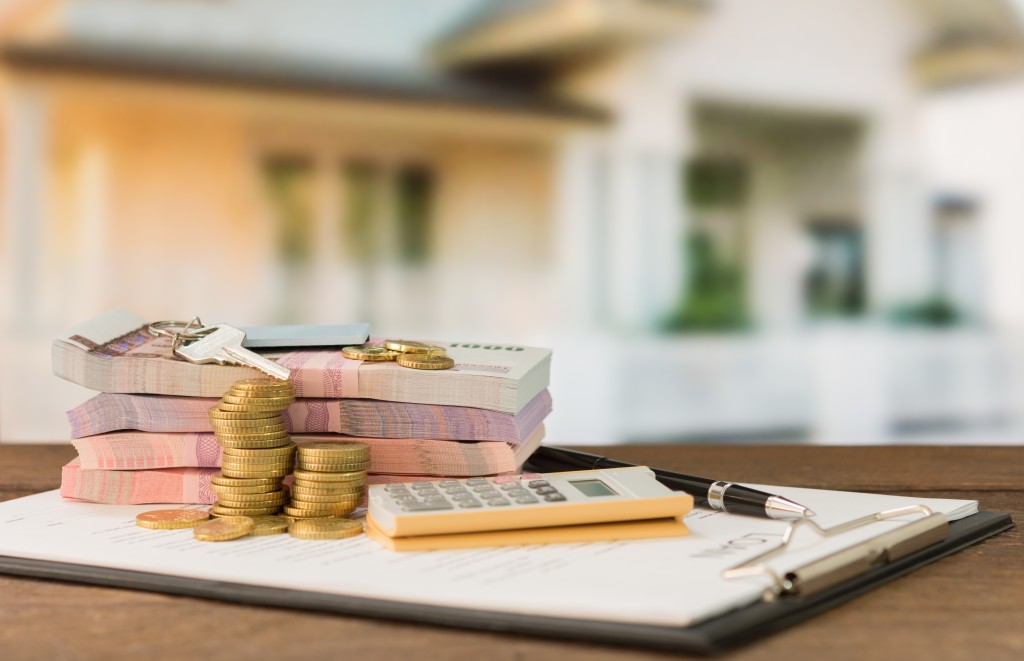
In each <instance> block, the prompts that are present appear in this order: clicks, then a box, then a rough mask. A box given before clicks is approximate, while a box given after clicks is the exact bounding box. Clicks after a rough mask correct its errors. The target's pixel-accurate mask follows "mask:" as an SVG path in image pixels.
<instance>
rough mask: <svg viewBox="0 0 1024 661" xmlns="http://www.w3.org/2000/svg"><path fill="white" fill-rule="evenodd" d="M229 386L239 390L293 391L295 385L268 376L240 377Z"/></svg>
mask: <svg viewBox="0 0 1024 661" xmlns="http://www.w3.org/2000/svg"><path fill="white" fill-rule="evenodd" d="M231 387H232V388H237V389H239V390H255V391H263V390H275V391H276V390H286V391H289V392H295V386H294V385H293V384H292V383H291V382H290V381H281V380H280V379H273V378H270V377H260V378H256V379H240V380H238V381H235V382H234V383H232V384H231Z"/></svg>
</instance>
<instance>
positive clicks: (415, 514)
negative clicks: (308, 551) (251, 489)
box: [366, 466, 693, 551]
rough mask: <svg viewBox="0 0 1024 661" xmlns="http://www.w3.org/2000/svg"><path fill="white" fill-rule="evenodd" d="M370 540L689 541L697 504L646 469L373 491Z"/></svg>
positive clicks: (452, 544)
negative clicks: (687, 520)
mask: <svg viewBox="0 0 1024 661" xmlns="http://www.w3.org/2000/svg"><path fill="white" fill-rule="evenodd" d="M367 503H368V504H367V515H366V531H367V534H368V535H369V536H370V537H371V538H372V539H374V540H376V541H377V542H379V543H380V544H382V545H383V546H385V547H387V548H390V549H393V550H396V551H412V550H430V549H441V548H468V547H477V546H507V545H519V544H543V543H554V542H582V541H597V540H610V539H636V538H643V537H669V536H679V535H685V534H687V530H686V526H685V525H684V524H683V516H685V514H686V513H687V512H689V511H690V509H691V508H692V507H693V497H692V496H690V495H688V494H685V493H682V492H680V491H672V490H671V489H669V488H668V487H666V486H664V485H662V484H661V483H660V482H658V481H657V480H656V479H655V476H654V473H653V472H652V471H651V470H650V469H649V468H647V467H646V466H631V467H628V468H609V469H603V470H587V471H571V472H565V473H544V474H540V473H524V474H521V475H502V476H497V477H471V478H467V479H458V480H456V479H445V480H421V481H417V482H406V483H394V484H387V485H374V486H371V487H370V489H369V492H368V495H367Z"/></svg>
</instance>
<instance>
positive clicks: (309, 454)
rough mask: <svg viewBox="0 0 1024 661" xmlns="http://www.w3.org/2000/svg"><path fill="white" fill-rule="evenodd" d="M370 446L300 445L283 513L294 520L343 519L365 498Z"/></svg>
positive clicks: (343, 443) (358, 444)
mask: <svg viewBox="0 0 1024 661" xmlns="http://www.w3.org/2000/svg"><path fill="white" fill-rule="evenodd" d="M369 467H370V446H369V445H367V444H366V443H356V442H354V441H325V442H321V443H305V444H303V445H301V446H299V449H298V460H297V467H296V469H295V474H294V477H295V482H294V483H293V484H292V487H291V502H290V503H289V504H288V505H287V506H285V508H284V513H285V515H286V516H289V517H291V518H292V519H293V520H299V519H320V518H333V517H342V516H345V515H347V514H351V513H352V511H353V510H355V508H356V507H357V506H358V505H359V503H361V502H362V501H363V499H364V497H365V496H366V471H367V469H369Z"/></svg>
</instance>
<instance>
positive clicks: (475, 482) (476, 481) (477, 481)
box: [466, 477, 489, 487]
mask: <svg viewBox="0 0 1024 661" xmlns="http://www.w3.org/2000/svg"><path fill="white" fill-rule="evenodd" d="M466 484H468V485H469V486H471V487H475V486H476V485H478V484H489V482H488V481H487V480H485V479H484V478H482V477H471V478H469V479H468V480H466Z"/></svg>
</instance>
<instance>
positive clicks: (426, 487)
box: [412, 482, 437, 491]
mask: <svg viewBox="0 0 1024 661" xmlns="http://www.w3.org/2000/svg"><path fill="white" fill-rule="evenodd" d="M412 490H413V491H436V490H437V489H436V487H434V485H433V484H431V483H430V482H423V483H420V482H417V483H416V484H414V485H412Z"/></svg>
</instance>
